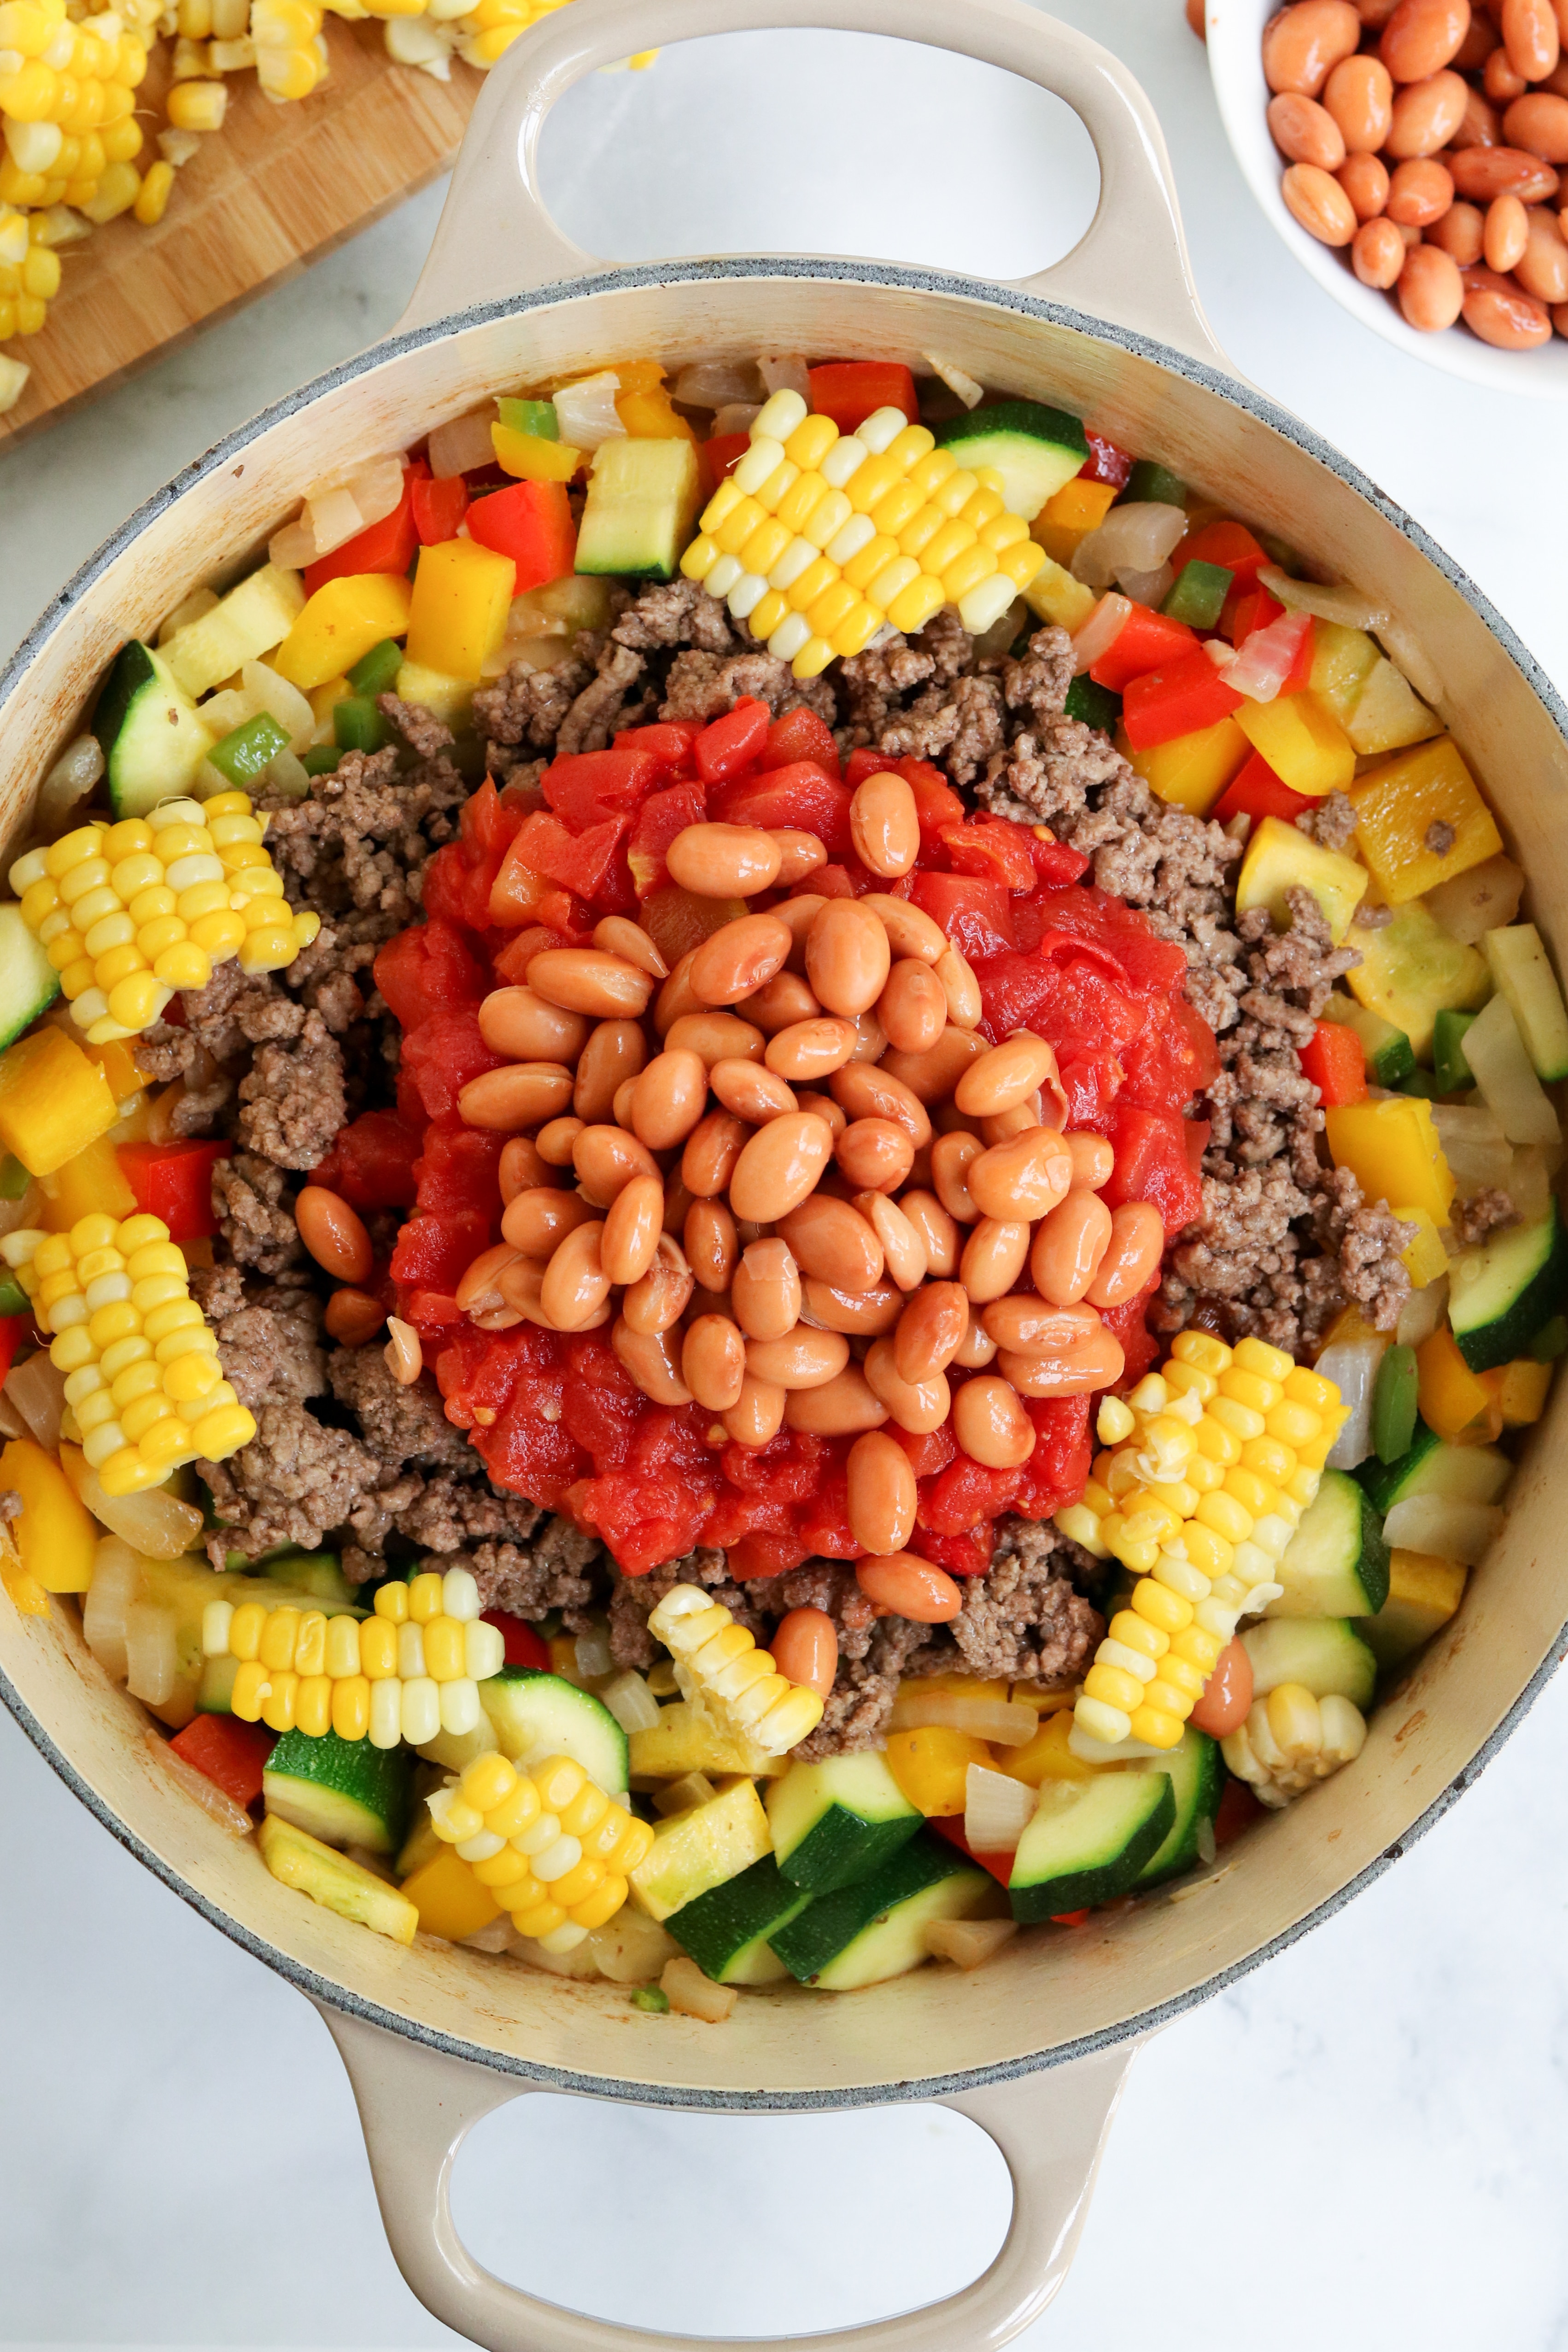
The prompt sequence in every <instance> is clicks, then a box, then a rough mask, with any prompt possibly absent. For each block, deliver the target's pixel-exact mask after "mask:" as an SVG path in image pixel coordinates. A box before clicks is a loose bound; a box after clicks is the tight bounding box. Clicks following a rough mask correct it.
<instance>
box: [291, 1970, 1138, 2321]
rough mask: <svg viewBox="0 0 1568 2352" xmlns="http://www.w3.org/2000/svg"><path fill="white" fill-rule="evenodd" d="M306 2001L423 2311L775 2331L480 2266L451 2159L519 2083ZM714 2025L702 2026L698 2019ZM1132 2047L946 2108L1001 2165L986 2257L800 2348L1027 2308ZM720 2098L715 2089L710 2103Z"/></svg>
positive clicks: (1041, 2298) (1039, 2292)
mask: <svg viewBox="0 0 1568 2352" xmlns="http://www.w3.org/2000/svg"><path fill="white" fill-rule="evenodd" d="M317 2006H318V2007H319V2008H320V2009H321V2016H322V2017H323V2019H324V2020H325V2021H326V2024H327V2027H328V2030H329V2031H330V2032H331V2036H332V2038H333V2040H334V2041H335V2042H336V2043H337V2045H338V2051H339V2053H340V2055H341V2056H342V2062H343V2064H344V2065H345V2066H346V2067H347V2069H348V2075H349V2080H350V2082H351V2083H352V2084H353V2094H354V2099H355V2102H356V2104H357V2105H358V2107H359V2114H360V2122H361V2124H362V2125H363V2129H364V2138H365V2147H366V2148H367V2149H368V2151H369V2154H370V2168H371V2172H372V2174H373V2175H374V2180H375V2193H376V2197H377V2200H379V2202H380V2206H381V2218H382V2221H383V2222H384V2225H385V2229H386V2234H387V2238H388V2241H389V2242H390V2244H391V2247H392V2251H393V2253H394V2255H395V2258H396V2262H397V2267H398V2269H399V2270H400V2271H401V2272H402V2273H403V2275H404V2277H405V2279H406V2280H407V2282H408V2284H409V2285H410V2286H411V2287H412V2288H413V2290H414V2293H415V2294H416V2295H417V2296H418V2298H419V2300H420V2302H421V2303H422V2304H423V2305H425V2307H426V2310H427V2311H430V2312H433V2313H434V2314H435V2315H436V2317H437V2319H439V2320H443V2321H444V2322H445V2323H446V2325H447V2326H448V2327H452V2328H455V2329H456V2330H457V2331H458V2335H460V2336H468V2337H469V2338H470V2339H471V2341H472V2342H474V2343H476V2344H480V2345H484V2346H486V2347H489V2352H615V2347H622V2352H758V2347H760V2346H762V2347H765V2346H766V2345H767V2344H768V2343H777V2342H778V2341H779V2339H778V2338H777V2337H759V2336H689V2335H682V2336H666V2335H664V2334H662V2333H660V2332H659V2331H658V2330H657V2329H652V2328H638V2327H622V2326H618V2325H616V2323H614V2322H612V2321H609V2320H605V2319H590V2318H587V2317H585V2316H584V2315H583V2314H582V2313H581V2312H575V2311H569V2310H567V2309H566V2307H565V2306H564V2305H563V2304H558V2303H543V2302H541V2301H540V2299H539V2298H538V2297H537V2296H536V2295H531V2294H527V2293H526V2292H525V2291H524V2290H523V2289H522V2288H521V2287H515V2286H509V2285H508V2284H507V2283H506V2282H505V2280H504V2279H499V2278H497V2277H495V2276H494V2274H493V2273H491V2272H489V2271H487V2270H485V2269H483V2268H482V2267H481V2265H480V2264H479V2263H476V2262H475V2260H474V2258H473V2256H472V2255H471V2254H470V2253H469V2252H468V2249H467V2248H466V2247H465V2246H464V2244H463V2242H462V2240H461V2239H460V2238H459V2237H458V2232H457V2229H456V2226H455V2225H454V2223H453V2220H452V2206H451V2186H452V2167H453V2165H454V2163H455V2162H456V2160H457V2156H458V2149H459V2148H460V2147H462V2145H463V2142H464V2140H465V2139H466V2138H467V2137H468V2133H469V2132H470V2131H471V2130H472V2129H473V2127H474V2126H475V2125H476V2124H477V2123H479V2121H480V2120H481V2118H482V2117H483V2116H488V2115H490V2114H492V2113H493V2112H494V2110H495V2109H496V2108H498V2107H503V2106H505V2105H507V2104H508V2103H509V2102H510V2100H512V2099H515V2098H517V2097H519V2096H521V2095H526V2093H527V2091H528V2090H530V2089H531V2088H535V2087H539V2088H544V2087H548V2086H547V2085H537V2086H536V2085H531V2084H521V2083H519V2082H518V2081H517V2080H516V2078H515V2077H512V2076H508V2075H505V2074H494V2073H492V2072H491V2071H490V2070H489V2068H488V2067H483V2066H475V2065H471V2064H469V2063H468V2061H467V2060H466V2059H461V2058H451V2057H447V2056H445V2055H444V2054H443V2053H440V2052H438V2051H435V2050H431V2049H428V2048H426V2047H425V2046H423V2045H422V2044H420V2043H417V2042H407V2041H405V2040H404V2039H403V2037H402V2036H401V2035H398V2034H392V2033H388V2032H385V2031H384V2029H383V2028H382V2027H380V2026H377V2025H372V2024H369V2023H367V2022H365V2021H363V2020H361V2019H358V2018H353V2017H347V2016H345V2015H343V2014H342V2011H338V2010H334V2009H329V2008H327V2007H325V2006H324V2005H323V2004H321V2003H318V2004H317ZM703 2030H704V2031H711V2030H712V2029H710V2028H709V2029H703ZM1134 2046H1135V2045H1133V2044H1132V2043H1130V2042H1123V2043H1121V2044H1119V2045H1117V2046H1115V2047H1113V2048H1111V2049H1109V2050H1106V2051H1102V2052H1100V2053H1097V2054H1096V2055H1095V2056H1093V2057H1090V2058H1080V2059H1078V2060H1076V2061H1074V2062H1073V2063H1071V2064H1068V2065H1064V2066H1058V2067H1055V2068H1051V2069H1047V2071H1045V2072H1043V2073H1039V2074H1026V2075H1024V2076H1023V2077H1021V2078H1020V2079H1019V2080H1017V2081H1016V2082H1011V2083H1001V2084H993V2085H991V2086H990V2087H989V2088H987V2089H984V2090H980V2091H962V2092H954V2093H952V2095H950V2096H948V2097H945V2098H943V2099H942V2100H941V2101H940V2102H939V2104H940V2105H942V2106H946V2107H952V2108H954V2109H956V2111H957V2112H958V2113H959V2114H960V2115H965V2116H969V2117H970V2118H971V2119H972V2120H973V2122H975V2123H977V2124H978V2125H979V2126H981V2128H982V2130H984V2131H985V2132H988V2133H989V2134H990V2136H991V2137H992V2138H993V2139H994V2141H995V2143H996V2145H997V2147H999V2148H1000V2149H1001V2151H1002V2154H1003V2156H1004V2157H1005V2159H1006V2163H1007V2169H1008V2171H1009V2172H1010V2173H1011V2175H1012V2178H1013V2216H1012V2220H1011V2221H1010V2222H1009V2224H1008V2229H1007V2235H1006V2237H1005V2240H1004V2242H1003V2244H1002V2249H1001V2252H999V2253H998V2254H997V2256H996V2259H995V2261H994V2263H992V2264H991V2267H990V2269H989V2270H987V2271H985V2272H984V2273H983V2275H982V2276H981V2277H979V2278H977V2279H975V2280H974V2281H973V2284H970V2285H969V2286H966V2287H964V2288H963V2290H962V2291H961V2292H960V2293H959V2294H954V2295H949V2296H948V2297H947V2298H946V2300H945V2301H943V2302H942V2303H933V2304H928V2305H926V2306H925V2308H924V2309H923V2310H921V2311H911V2312H906V2313H903V2314H902V2315H900V2316H899V2317H897V2318H894V2319H881V2320H877V2321H874V2322H873V2323H872V2324H871V2325H869V2326H863V2327H845V2328H835V2329H832V2330H830V2331H829V2332H828V2333H826V2334H825V2335H813V2336H809V2337H805V2338H801V2339H798V2340H800V2341H803V2342H805V2343H808V2344H809V2345H810V2346H811V2347H812V2352H955V2347H958V2346H960V2345H962V2346H963V2347H964V2352H996V2347H1000V2346H1002V2345H1004V2344H1009V2343H1011V2342H1012V2340H1013V2338H1014V2337H1015V2336H1017V2335H1018V2334H1019V2333H1020V2332H1021V2331H1022V2330H1023V2329H1024V2328H1026V2327H1027V2326H1030V2324H1031V2323H1032V2322H1033V2321H1034V2320H1037V2318H1038V2317H1039V2315H1040V2314H1041V2312H1042V2311H1044V2309H1045V2307H1046V2305H1047V2304H1048V2303H1049V2302H1050V2300H1051V2298H1052V2296H1053V2295H1054V2294H1056V2292H1057V2289H1058V2287H1059V2286H1060V2284H1061V2283H1062V2281H1063V2279H1064V2278H1065V2277H1066V2275H1067V2272H1068V2264H1069V2263H1071V2261H1072V2258H1073V2254H1074V2252H1076V2251H1077V2247H1078V2242H1079V2235H1080V2233H1081V2231H1082V2229H1083V2222H1084V2215H1085V2213H1086V2212H1087V2210H1088V2209H1089V2195H1090V2192H1091V2190H1092V2189H1093V2187H1094V2178H1095V2174H1096V2172H1097V2171H1098V2170H1099V2168H1100V2152H1101V2150H1102V2149H1103V2147H1104V2145H1105V2138H1106V2134H1107V2132H1108V2131H1109V2129H1110V2120H1111V2117H1112V2116H1113V2115H1114V2113H1115V2110H1116V2104H1117V2101H1118V2100H1119V2098H1120V2097H1121V2085H1122V2082H1123V2079H1124V2077H1125V2075H1126V2073H1127V2069H1128V2067H1129V2065H1130V2064H1131V2059H1132V2056H1133V2051H1134ZM715 2104H716V2105H722V2102H721V2101H717V2102H716V2103H715Z"/></svg>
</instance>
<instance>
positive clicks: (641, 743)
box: [613, 719, 702, 772]
mask: <svg viewBox="0 0 1568 2352" xmlns="http://www.w3.org/2000/svg"><path fill="white" fill-rule="evenodd" d="M701 732H702V730H701V728H700V726H699V725H698V724H697V722H696V720H695V719H660V720H659V721H658V724H657V725H655V726H652V727H623V728H622V730H621V731H620V733H619V734H618V735H617V736H616V740H615V743H614V746H613V748H614V749H615V750H616V751H646V752H647V754H648V755H649V757H650V758H651V759H655V760H659V761H663V763H664V765H665V766H666V767H667V768H668V769H669V770H671V772H681V771H684V770H686V769H688V768H689V766H690V764H691V746H692V744H693V743H694V742H695V741H696V740H697V738H698V737H699V735H700V734H701Z"/></svg>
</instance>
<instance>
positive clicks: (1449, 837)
mask: <svg viewBox="0 0 1568 2352" xmlns="http://www.w3.org/2000/svg"><path fill="white" fill-rule="evenodd" d="M1457 840H1458V835H1457V834H1456V832H1455V831H1454V828H1453V826H1452V825H1451V824H1447V823H1446V822H1445V820H1444V819H1443V818H1442V817H1440V816H1435V817H1434V818H1433V820H1432V822H1431V824H1429V825H1428V826H1427V828H1426V835H1425V843H1426V848H1427V849H1428V851H1429V852H1430V853H1431V855H1432V856H1434V857H1447V855H1448V852H1449V850H1450V849H1452V847H1453V846H1454V844H1455V842H1456V841H1457Z"/></svg>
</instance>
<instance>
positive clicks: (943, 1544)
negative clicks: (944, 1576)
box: [916, 1519, 996, 1576]
mask: <svg viewBox="0 0 1568 2352" xmlns="http://www.w3.org/2000/svg"><path fill="white" fill-rule="evenodd" d="M916 1540H917V1541H918V1543H919V1545H920V1550H921V1559H929V1560H930V1561H931V1565H932V1567H933V1568H945V1569H946V1570H947V1572H948V1574H949V1575H950V1576H984V1574H985V1573H986V1570H988V1569H989V1568H990V1566H991V1555H992V1553H993V1552H994V1550H995V1549H996V1531H995V1528H994V1527H993V1526H992V1524H991V1521H990V1520H989V1519H982V1520H981V1521H980V1522H979V1524H978V1525H977V1526H975V1527H973V1528H970V1529H969V1530H968V1531H967V1533H965V1534H963V1535H940V1534H939V1533H938V1532H937V1531H936V1529H935V1528H927V1527H922V1528H921V1531H920V1535H919V1537H918V1538H916Z"/></svg>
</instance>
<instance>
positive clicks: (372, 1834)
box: [261, 1731, 413, 1853]
mask: <svg viewBox="0 0 1568 2352" xmlns="http://www.w3.org/2000/svg"><path fill="white" fill-rule="evenodd" d="M412 1771H413V1762H412V1759H411V1758H410V1756H409V1753H408V1750H407V1749H406V1748H373V1747H372V1745H371V1743H370V1741H369V1740H368V1739H340V1738H338V1735H337V1733H336V1732H335V1731H326V1732H323V1733H322V1734H321V1738H319V1739H311V1738H307V1737H306V1735H305V1733H304V1732H302V1731H286V1732H285V1733H284V1734H283V1737H282V1738H280V1739H279V1742H278V1745H277V1747H276V1748H274V1749H273V1750H272V1753H271V1755H270V1756H269V1757H268V1759H267V1769H266V1770H265V1772H264V1773H263V1774H262V1776H261V1793H262V1795H263V1796H264V1797H265V1799H266V1800H267V1810H268V1812H269V1813H276V1814H277V1816H278V1818H279V1820H280V1821H285V1822H294V1823H295V1824H296V1826H297V1827H299V1828H300V1829H302V1830H309V1832H310V1835H311V1836H312V1837H315V1838H320V1839H321V1843H323V1844H324V1845H358V1846H363V1847H364V1848H365V1850H366V1851H367V1853H396V1851H397V1849H398V1847H399V1846H400V1845H401V1844H402V1843H403V1841H404V1838H405V1835H406V1833H407V1829H408V1811H409V1801H410V1790H411V1774H412Z"/></svg>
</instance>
